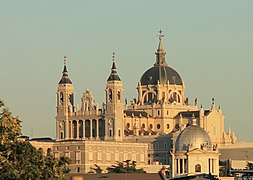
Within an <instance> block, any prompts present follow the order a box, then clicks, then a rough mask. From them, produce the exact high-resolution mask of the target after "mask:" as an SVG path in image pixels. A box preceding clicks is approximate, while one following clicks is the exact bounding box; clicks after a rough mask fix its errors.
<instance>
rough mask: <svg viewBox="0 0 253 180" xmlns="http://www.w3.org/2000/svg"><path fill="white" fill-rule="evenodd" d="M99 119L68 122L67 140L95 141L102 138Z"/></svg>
mask: <svg viewBox="0 0 253 180" xmlns="http://www.w3.org/2000/svg"><path fill="white" fill-rule="evenodd" d="M103 126H104V124H103V121H102V120H101V119H86V120H69V133H68V134H69V139H86V138H88V139H92V138H94V139H97V138H101V137H104V130H103V129H104V127H103Z"/></svg>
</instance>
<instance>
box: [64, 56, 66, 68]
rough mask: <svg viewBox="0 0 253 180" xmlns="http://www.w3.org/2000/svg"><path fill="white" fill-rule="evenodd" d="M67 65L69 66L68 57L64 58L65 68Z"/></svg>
mask: <svg viewBox="0 0 253 180" xmlns="http://www.w3.org/2000/svg"><path fill="white" fill-rule="evenodd" d="M66 65H67V57H66V56H64V66H66Z"/></svg>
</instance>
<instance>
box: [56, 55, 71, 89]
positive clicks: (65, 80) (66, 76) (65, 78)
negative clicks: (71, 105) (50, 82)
mask: <svg viewBox="0 0 253 180" xmlns="http://www.w3.org/2000/svg"><path fill="white" fill-rule="evenodd" d="M63 64H64V66H63V71H62V78H61V80H60V82H59V84H72V82H71V80H70V79H69V73H68V70H67V57H66V56H64V63H63Z"/></svg>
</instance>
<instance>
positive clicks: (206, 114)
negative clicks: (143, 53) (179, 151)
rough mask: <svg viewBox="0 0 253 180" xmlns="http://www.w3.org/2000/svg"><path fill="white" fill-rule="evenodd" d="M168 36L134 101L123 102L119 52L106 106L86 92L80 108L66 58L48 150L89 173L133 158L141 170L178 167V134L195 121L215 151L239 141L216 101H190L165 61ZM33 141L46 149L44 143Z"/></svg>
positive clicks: (76, 169)
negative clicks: (207, 105)
mask: <svg viewBox="0 0 253 180" xmlns="http://www.w3.org/2000/svg"><path fill="white" fill-rule="evenodd" d="M162 37H163V35H161V34H160V36H159V45H158V49H157V52H156V61H155V64H154V66H153V67H151V68H150V69H148V70H147V71H146V72H144V74H143V75H142V77H141V79H140V81H139V82H138V86H137V92H138V97H137V98H134V99H133V100H131V101H130V103H129V102H128V101H127V100H125V101H123V82H122V80H121V79H120V77H119V75H118V72H117V68H116V63H115V54H113V63H112V68H111V73H110V75H109V77H108V79H107V81H106V83H105V92H106V93H105V97H106V102H105V103H103V104H102V106H99V104H98V103H96V102H95V98H94V97H93V96H92V93H91V92H90V91H89V90H86V91H85V92H84V93H83V96H82V97H81V105H77V106H75V103H74V99H75V98H74V85H73V83H72V81H71V80H70V78H69V74H68V71H67V66H66V59H65V60H64V69H63V74H62V78H61V80H60V81H59V83H58V89H57V115H56V140H55V141H54V142H51V143H49V144H47V146H48V148H51V150H52V153H54V155H55V156H57V157H59V156H68V157H70V158H71V159H72V163H71V165H70V168H71V169H72V172H89V171H90V168H91V167H92V166H93V165H94V164H98V165H100V166H101V167H103V168H104V169H105V168H106V167H109V166H110V165H112V164H113V163H115V162H116V161H124V160H127V159H129V160H135V161H137V165H138V166H140V167H144V166H147V165H148V164H152V165H154V164H169V165H172V166H173V163H172V159H171V158H172V157H171V156H170V152H171V151H173V148H174V144H175V141H176V139H177V136H178V135H179V134H180V132H181V131H182V130H183V129H184V128H186V127H187V126H188V125H189V124H190V123H191V121H192V120H193V119H196V123H197V125H198V126H200V127H201V128H202V129H203V130H205V131H206V132H207V133H208V135H209V136H210V138H211V141H212V143H213V144H214V145H215V147H217V148H218V147H222V146H224V145H227V144H234V143H235V142H236V137H235V134H234V133H233V132H231V131H230V129H229V131H228V132H225V131H224V115H223V113H222V110H221V108H220V107H219V108H218V109H216V108H215V104H214V100H213V103H212V105H211V108H210V109H208V110H204V109H203V107H202V106H201V108H199V105H198V101H197V99H195V101H194V103H193V104H190V102H189V99H188V98H186V97H185V85H184V82H183V81H182V79H181V77H180V75H179V74H178V73H177V72H176V71H175V70H174V69H172V68H171V67H169V66H168V65H167V63H166V61H165V54H166V53H165V50H164V49H163V45H162ZM101 91H102V90H101ZM32 143H33V144H34V145H35V146H36V147H38V148H40V147H41V148H44V145H42V144H43V143H42V142H41V141H39V140H38V141H32ZM40 144H41V145H40ZM46 151H47V150H46ZM191 154H198V152H197V151H191ZM196 157H197V156H196ZM77 158H78V159H77ZM192 158H194V156H192ZM214 159H215V160H217V158H216V157H215V158H214ZM189 171H190V170H189ZM203 172H206V171H203Z"/></svg>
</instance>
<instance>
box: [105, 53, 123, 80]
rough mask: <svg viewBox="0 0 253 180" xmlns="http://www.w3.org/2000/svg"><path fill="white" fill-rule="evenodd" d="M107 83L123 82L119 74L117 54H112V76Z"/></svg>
mask: <svg viewBox="0 0 253 180" xmlns="http://www.w3.org/2000/svg"><path fill="white" fill-rule="evenodd" d="M107 81H121V80H120V78H119V76H118V73H117V68H116V63H115V52H113V53H112V68H111V74H110V76H109V78H108V79H107Z"/></svg>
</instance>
